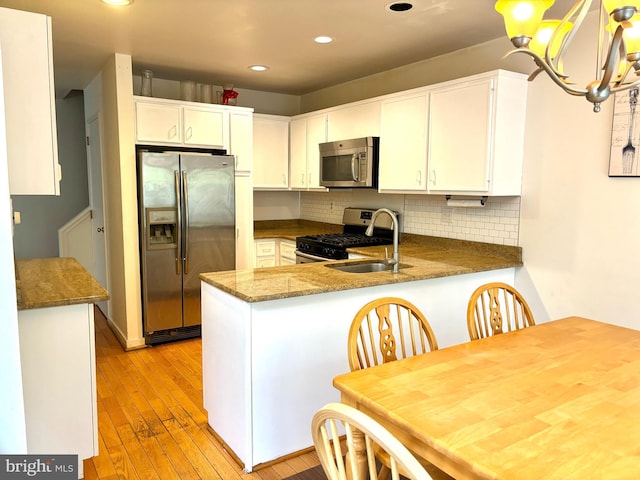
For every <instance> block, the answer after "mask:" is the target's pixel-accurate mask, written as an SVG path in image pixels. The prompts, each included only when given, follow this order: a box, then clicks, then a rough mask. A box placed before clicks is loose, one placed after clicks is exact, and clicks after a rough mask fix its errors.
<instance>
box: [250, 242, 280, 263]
mask: <svg viewBox="0 0 640 480" xmlns="http://www.w3.org/2000/svg"><path fill="white" fill-rule="evenodd" d="M255 244H256V268H264V267H275V266H276V265H277V264H278V261H277V257H276V252H277V249H276V240H271V239H269V240H256V241H255Z"/></svg>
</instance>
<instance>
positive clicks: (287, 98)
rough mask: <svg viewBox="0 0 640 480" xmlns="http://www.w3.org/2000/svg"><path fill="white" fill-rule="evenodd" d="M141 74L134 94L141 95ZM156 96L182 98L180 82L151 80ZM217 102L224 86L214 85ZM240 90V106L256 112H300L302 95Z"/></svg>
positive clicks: (136, 80) (236, 89) (275, 113)
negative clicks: (218, 93)
mask: <svg viewBox="0 0 640 480" xmlns="http://www.w3.org/2000/svg"><path fill="white" fill-rule="evenodd" d="M141 84H142V82H141V78H140V75H137V74H136V75H134V76H133V94H134V95H140V89H141ZM151 85H152V94H153V96H154V97H159V98H170V99H173V100H180V82H179V81H176V80H166V79H164V78H154V79H153V80H152V82H151ZM212 87H213V98H214V102H215V98H216V91H220V92H222V87H221V86H219V85H212ZM234 90H235V91H236V92H238V98H237V102H238V103H237V105H238V106H239V107H251V108H253V110H254V112H255V113H268V114H271V115H289V116H291V115H297V114H298V113H300V97H299V96H297V95H285V94H283V93H272V92H260V91H256V90H248V89H245V88H235V89H234Z"/></svg>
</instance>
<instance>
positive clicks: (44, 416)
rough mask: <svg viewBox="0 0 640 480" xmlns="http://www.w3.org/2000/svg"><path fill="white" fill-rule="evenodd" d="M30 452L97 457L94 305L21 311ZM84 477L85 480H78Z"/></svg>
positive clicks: (25, 398)
mask: <svg viewBox="0 0 640 480" xmlns="http://www.w3.org/2000/svg"><path fill="white" fill-rule="evenodd" d="M18 329H19V333H20V357H21V363H22V383H23V389H24V403H25V417H26V420H27V425H26V427H27V448H28V453H33V454H38V453H52V452H56V453H61V454H77V455H78V459H79V462H78V463H79V465H78V467H79V468H80V472H79V473H80V474H81V473H82V460H83V459H85V458H90V457H93V456H94V455H97V454H98V417H97V404H96V367H95V364H96V360H95V340H94V339H95V333H94V318H93V305H92V304H77V305H69V306H62V307H50V308H36V309H31V310H20V311H19V312H18ZM80 478H82V475H80Z"/></svg>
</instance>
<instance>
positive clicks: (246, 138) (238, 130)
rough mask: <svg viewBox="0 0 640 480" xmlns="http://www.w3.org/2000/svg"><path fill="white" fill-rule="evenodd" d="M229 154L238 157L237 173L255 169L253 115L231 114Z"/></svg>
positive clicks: (244, 113)
mask: <svg viewBox="0 0 640 480" xmlns="http://www.w3.org/2000/svg"><path fill="white" fill-rule="evenodd" d="M228 150H229V153H230V154H231V155H234V156H235V157H236V173H241V172H242V173H248V172H251V169H252V168H253V113H252V112H250V111H240V112H230V113H229V149H228Z"/></svg>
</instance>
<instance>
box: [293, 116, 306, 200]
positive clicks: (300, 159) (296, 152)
mask: <svg viewBox="0 0 640 480" xmlns="http://www.w3.org/2000/svg"><path fill="white" fill-rule="evenodd" d="M289 142H290V149H289V179H290V180H289V183H290V185H291V188H293V189H296V190H300V189H304V188H306V187H307V119H306V118H295V119H292V120H291V123H290V124H289Z"/></svg>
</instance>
